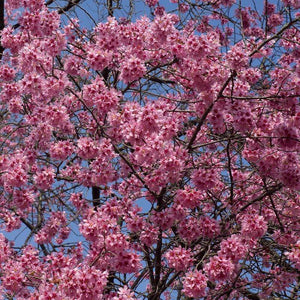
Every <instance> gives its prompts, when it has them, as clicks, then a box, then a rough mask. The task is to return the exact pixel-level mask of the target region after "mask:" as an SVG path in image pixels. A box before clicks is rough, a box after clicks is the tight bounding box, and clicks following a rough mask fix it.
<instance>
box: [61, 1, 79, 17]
mask: <svg viewBox="0 0 300 300" xmlns="http://www.w3.org/2000/svg"><path fill="white" fill-rule="evenodd" d="M80 1H81V0H70V1H69V2H68V4H67V5H66V6H64V7H61V8H60V9H59V10H58V11H57V12H58V13H59V14H63V13H65V12H67V11H68V10H70V9H71V8H73V7H74V6H76V5H77V4H79V2H80Z"/></svg>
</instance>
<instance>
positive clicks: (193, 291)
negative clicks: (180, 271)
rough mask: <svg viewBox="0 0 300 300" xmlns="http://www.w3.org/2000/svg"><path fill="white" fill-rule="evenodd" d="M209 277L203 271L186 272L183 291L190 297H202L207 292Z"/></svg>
mask: <svg viewBox="0 0 300 300" xmlns="http://www.w3.org/2000/svg"><path fill="white" fill-rule="evenodd" d="M206 287H207V277H206V276H205V275H204V274H203V273H202V272H201V271H197V270H195V271H191V272H189V273H186V275H185V277H184V279H183V292H184V294H185V295H186V296H188V297H195V298H200V297H204V296H205V294H206V291H205V289H206Z"/></svg>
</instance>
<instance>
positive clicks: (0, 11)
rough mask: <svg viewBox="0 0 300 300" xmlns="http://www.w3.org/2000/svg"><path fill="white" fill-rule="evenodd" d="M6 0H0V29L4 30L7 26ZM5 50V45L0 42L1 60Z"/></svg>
mask: <svg viewBox="0 0 300 300" xmlns="http://www.w3.org/2000/svg"><path fill="white" fill-rule="evenodd" d="M4 1H5V0H0V31H2V30H3V29H4V27H5V23H4ZM3 52H4V47H3V46H2V45H1V44H0V60H1V59H2V56H3Z"/></svg>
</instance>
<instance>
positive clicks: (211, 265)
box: [204, 256, 234, 281]
mask: <svg viewBox="0 0 300 300" xmlns="http://www.w3.org/2000/svg"><path fill="white" fill-rule="evenodd" d="M204 271H205V273H206V274H207V275H208V278H209V279H210V280H218V281H225V280H227V279H229V278H230V277H231V276H232V275H233V273H234V264H233V263H232V261H231V260H229V259H226V258H225V257H220V256H213V257H211V258H210V260H209V262H208V263H207V264H206V265H205V267H204Z"/></svg>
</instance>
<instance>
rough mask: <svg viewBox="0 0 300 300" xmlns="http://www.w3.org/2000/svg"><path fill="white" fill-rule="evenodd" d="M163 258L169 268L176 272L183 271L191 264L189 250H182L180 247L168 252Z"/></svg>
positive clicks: (191, 259)
mask: <svg viewBox="0 0 300 300" xmlns="http://www.w3.org/2000/svg"><path fill="white" fill-rule="evenodd" d="M165 257H166V259H167V262H168V264H169V267H170V268H174V269H175V270H176V271H185V270H186V269H188V268H189V267H190V265H191V264H192V263H193V258H192V252H191V250H188V249H184V248H182V247H181V246H179V247H176V248H174V249H172V250H169V251H168V252H167V253H166V254H165Z"/></svg>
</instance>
